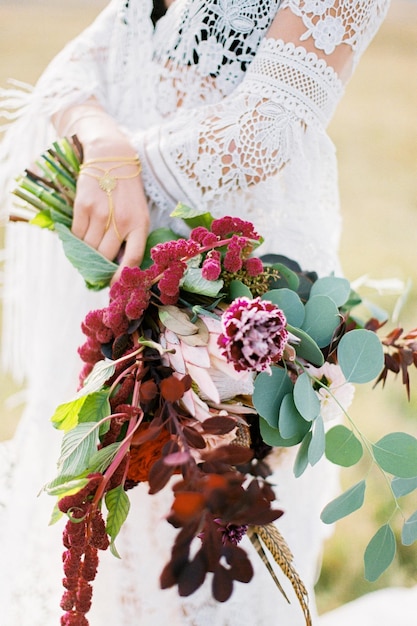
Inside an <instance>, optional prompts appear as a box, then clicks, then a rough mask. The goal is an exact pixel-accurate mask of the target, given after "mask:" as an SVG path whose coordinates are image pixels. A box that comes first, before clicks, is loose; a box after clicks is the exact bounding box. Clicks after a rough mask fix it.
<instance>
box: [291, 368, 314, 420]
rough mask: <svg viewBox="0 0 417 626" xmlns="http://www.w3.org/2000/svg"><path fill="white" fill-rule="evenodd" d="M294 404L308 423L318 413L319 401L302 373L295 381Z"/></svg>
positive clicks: (309, 379) (306, 375) (305, 375)
mask: <svg viewBox="0 0 417 626" xmlns="http://www.w3.org/2000/svg"><path fill="white" fill-rule="evenodd" d="M294 402H295V406H296V407H297V410H298V411H299V412H300V413H301V415H302V416H303V418H304V419H305V420H308V421H309V422H312V421H313V420H314V419H315V418H316V417H317V416H318V415H319V413H320V400H319V398H318V396H317V393H316V392H315V391H314V389H313V386H312V384H311V378H310V376H309V375H308V374H307V373H306V372H303V374H301V375H300V376H299V377H298V378H297V380H296V381H295V385H294Z"/></svg>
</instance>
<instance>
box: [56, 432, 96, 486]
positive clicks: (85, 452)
mask: <svg viewBox="0 0 417 626" xmlns="http://www.w3.org/2000/svg"><path fill="white" fill-rule="evenodd" d="M97 431H98V429H97V424H96V423H94V422H84V423H83V424H78V426H76V427H75V428H73V429H72V430H70V431H69V432H67V433H65V435H64V437H63V440H62V445H61V455H60V457H59V459H58V470H59V473H60V474H62V475H63V476H74V477H75V476H78V475H79V474H81V473H82V472H83V471H84V470H86V469H87V467H88V465H89V462H90V458H91V457H92V456H93V454H94V453H95V452H96V451H97V444H98V442H99V439H98V432H97Z"/></svg>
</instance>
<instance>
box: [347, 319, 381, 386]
mask: <svg viewBox="0 0 417 626" xmlns="http://www.w3.org/2000/svg"><path fill="white" fill-rule="evenodd" d="M337 358H338V361H339V365H340V367H341V369H342V372H343V374H344V376H345V378H346V380H348V381H350V382H351V383H367V382H369V381H371V380H373V379H374V378H376V377H377V376H378V374H379V373H380V371H381V370H382V368H383V366H384V351H383V348H382V344H381V342H380V340H379V339H378V337H377V335H376V334H375V333H374V332H372V331H371V330H365V329H362V328H359V329H357V330H351V331H349V332H348V333H346V334H345V335H343V337H342V339H341V340H340V342H339V345H338V348H337Z"/></svg>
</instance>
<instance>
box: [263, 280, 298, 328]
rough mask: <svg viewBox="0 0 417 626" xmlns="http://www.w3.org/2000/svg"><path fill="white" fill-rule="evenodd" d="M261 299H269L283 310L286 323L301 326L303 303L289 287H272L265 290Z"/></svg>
mask: <svg viewBox="0 0 417 626" xmlns="http://www.w3.org/2000/svg"><path fill="white" fill-rule="evenodd" d="M262 300H269V301H270V302H272V303H273V304H275V305H276V306H277V307H278V308H280V309H281V310H282V311H284V314H285V317H286V318H287V323H288V324H291V325H292V326H301V325H302V323H303V321H304V304H303V303H302V302H301V300H300V298H299V296H298V295H297V294H296V293H295V291H292V290H291V289H287V288H285V287H284V288H282V289H272V290H271V291H267V292H266V293H265V294H264V295H263V296H262Z"/></svg>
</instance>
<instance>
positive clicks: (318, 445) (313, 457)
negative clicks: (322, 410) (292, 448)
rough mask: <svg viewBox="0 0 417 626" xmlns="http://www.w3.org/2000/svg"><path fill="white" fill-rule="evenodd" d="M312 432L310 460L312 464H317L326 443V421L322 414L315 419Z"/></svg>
mask: <svg viewBox="0 0 417 626" xmlns="http://www.w3.org/2000/svg"><path fill="white" fill-rule="evenodd" d="M311 432H312V435H313V436H312V438H311V442H310V446H309V448H308V461H309V463H310V465H315V464H316V463H318V462H319V461H320V459H321V457H322V456H323V454H324V449H325V445H326V436H325V433H324V422H323V418H322V416H321V415H319V416H318V417H316V419H315V420H314V422H313V426H312V430H311Z"/></svg>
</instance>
